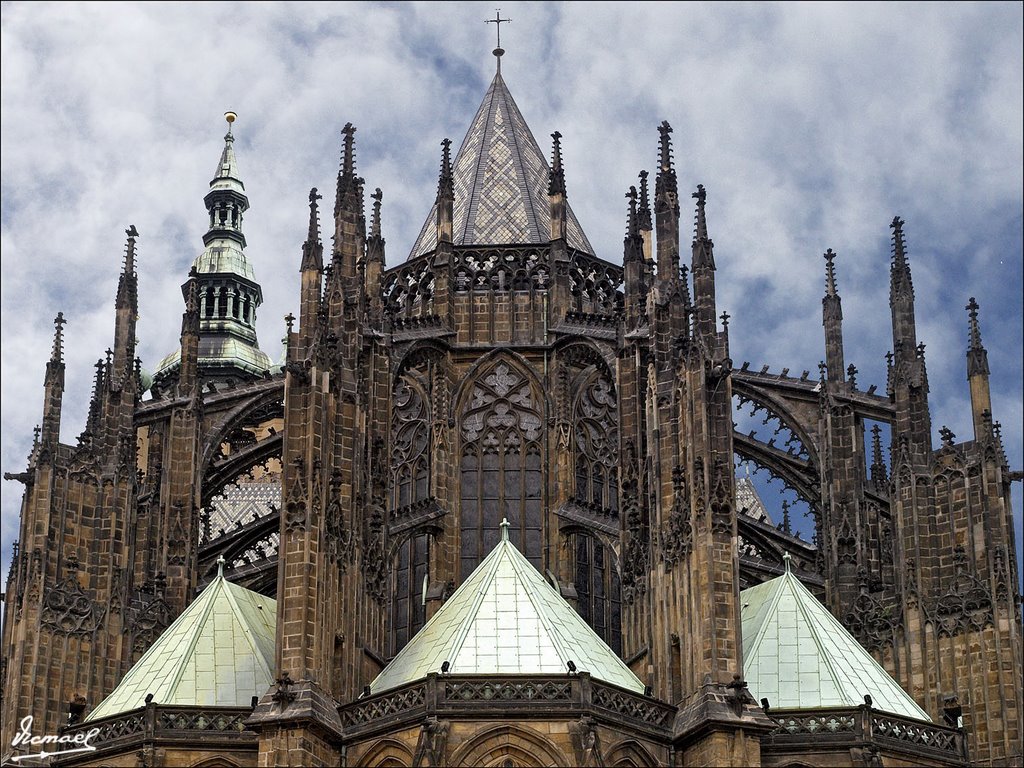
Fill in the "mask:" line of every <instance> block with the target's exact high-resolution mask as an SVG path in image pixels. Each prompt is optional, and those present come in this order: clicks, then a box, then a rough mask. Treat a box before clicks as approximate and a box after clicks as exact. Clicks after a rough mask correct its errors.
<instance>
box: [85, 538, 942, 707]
mask: <svg viewBox="0 0 1024 768" xmlns="http://www.w3.org/2000/svg"><path fill="white" fill-rule="evenodd" d="M504 530H505V529H504V528H503V531H504ZM740 602H741V606H742V637H743V658H744V674H745V677H746V679H747V682H748V684H749V686H750V690H751V692H752V693H753V694H754V695H755V696H756V697H758V698H767V699H768V700H769V702H770V704H771V706H772V707H773V708H775V709H820V708H822V707H844V706H846V707H848V706H858V705H860V704H861V703H862V702H863V700H864V696H865V694H868V695H870V696H871V697H872V699H873V706H874V708H876V709H878V710H881V711H883V712H888V713H891V714H896V715H902V716H904V717H910V718H913V719H917V720H929V719H930V718H929V717H928V715H927V714H926V713H925V712H924V711H923V710H922V709H921V708H920V707H919V706H918V705H917V704H916V703H915V702H914V700H913V699H912V698H911V697H910V696H909V695H908V694H907V693H906V692H905V691H904V690H903V689H902V688H900V686H899V685H898V684H897V683H896V682H895V681H894V680H893V679H892V678H891V677H890V676H889V675H888V674H887V673H886V672H885V670H883V669H882V667H881V666H879V665H878V664H877V663H876V662H875V660H874V659H873V658H872V657H871V656H870V654H868V652H867V651H866V650H864V648H863V647H861V646H860V644H859V643H858V642H857V641H856V639H854V638H853V636H852V635H850V633H849V632H847V630H846V629H845V628H844V627H843V626H842V625H841V624H840V623H839V622H838V621H837V620H836V619H835V618H834V617H833V616H832V614H831V613H829V611H828V610H827V609H826V608H825V606H823V605H822V604H821V603H820V602H819V601H818V600H817V598H815V597H814V595H812V594H811V592H810V591H808V590H807V588H806V587H804V586H803V584H801V583H800V581H799V580H798V579H797V578H796V577H795V576H794V575H793V574H792V573H790V572H789V571H788V570H787V571H786V573H785V574H783V575H782V576H779V577H777V578H775V579H772V580H771V581H767V582H765V583H763V584H759V585H757V586H755V587H751V588H749V589H746V590H744V591H743V592H741V593H740ZM276 623H277V614H276V601H274V600H273V599H271V598H268V597H264V596H263V595H260V594H258V593H256V592H252V591H250V590H248V589H245V588H243V587H240V586H238V585H235V584H231V583H230V582H228V581H227V580H226V579H225V578H224V577H223V575H220V574H218V576H217V578H216V579H214V581H213V582H211V584H210V585H209V586H208V587H207V588H206V589H204V590H203V592H202V593H201V594H200V595H199V597H197V598H196V600H195V601H194V602H193V603H192V604H191V605H190V606H189V607H188V608H187V609H186V611H185V612H184V613H183V614H182V615H181V616H180V617H179V618H178V619H177V620H176V621H175V622H174V623H173V624H172V625H171V626H170V627H169V628H168V629H167V630H166V631H165V632H164V633H163V634H162V635H161V636H160V638H159V639H158V640H157V641H156V643H155V644H154V645H153V646H152V647H151V648H150V649H149V650H148V651H147V652H146V653H145V654H144V655H143V657H142V658H141V659H140V660H139V661H138V663H137V664H136V665H135V666H134V667H132V669H131V670H130V671H129V672H128V674H127V675H126V676H125V678H124V679H123V680H122V681H121V683H120V685H118V686H117V688H115V689H114V691H113V693H111V694H110V696H108V697H107V698H106V699H104V700H103V702H102V703H101V704H100V705H99V706H98V707H97V708H96V709H95V710H94V711H93V712H92V713H91V714H90V716H89V718H88V719H90V720H95V719H99V718H102V717H107V716H109V715H114V714H118V713H120V712H127V711H129V710H132V709H136V708H139V707H141V706H143V705H144V703H145V697H146V695H147V694H153V700H154V701H155V702H156V703H158V704H175V705H196V706H211V705H214V706H240V707H241V706H247V705H248V704H249V702H250V700H251V697H252V696H257V695H262V694H263V693H265V692H266V691H267V690H268V689H269V688H270V687H271V685H272V683H273V681H274V676H273V669H274V635H275V628H276ZM570 661H571V662H572V663H573V664H574V668H575V669H577V670H578V671H580V672H589V673H590V675H591V676H592V677H593V678H595V679H597V680H601V681H603V682H606V683H611V684H613V685H616V686H619V687H621V688H625V689H628V690H632V691H635V692H637V693H642V692H643V691H644V684H643V683H642V682H641V681H640V680H639V679H638V678H637V677H636V675H634V674H633V673H632V672H631V671H630V669H629V668H628V667H627V666H626V665H625V663H623V661H622V660H621V659H620V658H619V657H618V656H617V655H616V654H615V652H614V651H612V650H611V649H610V648H609V647H608V646H607V645H606V644H605V643H604V641H603V640H601V638H600V637H598V636H597V634H596V633H595V632H594V630H593V629H591V628H590V627H589V626H588V625H587V624H586V622H584V620H583V619H582V618H581V617H580V615H579V614H578V613H577V612H576V611H575V610H573V608H572V607H571V606H570V605H569V603H568V602H566V601H565V600H564V599H563V598H562V597H561V595H560V594H559V593H558V591H556V590H555V588H554V587H552V586H551V585H550V584H549V583H548V582H547V581H546V580H545V579H544V577H543V576H542V575H541V573H540V572H539V571H538V570H537V569H536V568H535V567H534V566H533V565H532V564H531V563H530V562H529V561H528V560H527V559H526V558H525V557H524V556H523V555H522V554H521V553H520V552H519V550H517V549H516V548H515V546H514V545H513V544H512V543H511V542H510V541H509V540H508V538H507V534H506V533H503V536H502V540H501V541H500V542H499V543H498V545H497V546H496V547H495V548H494V550H492V552H491V553H490V554H489V555H488V556H487V557H486V558H485V559H484V560H483V562H481V563H480V565H479V566H478V567H477V568H476V570H474V571H473V573H472V574H470V576H469V578H468V579H466V581H465V582H464V583H463V584H462V586H461V587H459V589H458V590H456V591H455V593H454V594H453V595H452V596H451V597H450V598H448V600H447V601H445V602H444V604H443V605H442V606H441V608H440V609H439V610H438V611H437V613H436V614H435V615H434V616H433V617H432V618H431V619H430V621H428V622H427V624H426V625H425V626H424V627H423V628H422V629H421V630H420V631H419V632H418V633H417V634H416V635H415V636H414V637H413V638H412V640H411V641H410V642H409V643H408V644H407V645H406V646H405V647H404V648H403V649H402V650H401V651H400V652H399V653H398V655H397V656H396V657H395V658H394V659H393V660H392V661H391V663H390V664H388V665H387V667H386V668H385V669H384V670H383V671H382V672H381V673H380V675H379V676H378V677H377V679H376V680H374V681H373V683H372V685H371V686H370V688H371V690H372V692H373V693H375V694H376V693H380V692H382V691H386V690H389V689H392V688H397V687H400V686H403V685H406V684H408V683H412V682H415V681H418V680H422V679H424V678H426V677H427V675H428V674H430V673H439V672H441V670H442V665H443V664H444V663H445V662H448V667H446V670H447V671H449V672H450V673H452V674H459V675H482V676H483V675H520V674H522V675H528V674H549V675H550V674H565V673H567V672H568V671H569V662H570Z"/></svg>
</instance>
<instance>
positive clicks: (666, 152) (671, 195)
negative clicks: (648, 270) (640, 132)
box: [654, 120, 679, 282]
mask: <svg viewBox="0 0 1024 768" xmlns="http://www.w3.org/2000/svg"><path fill="white" fill-rule="evenodd" d="M671 133H672V126H671V125H669V124H668V121H667V120H664V121H662V123H661V125H660V126H658V135H659V146H658V149H659V164H658V175H657V177H656V178H655V180H654V217H655V227H656V229H657V241H658V280H659V282H663V281H666V280H674V279H676V278H677V277H678V276H679V186H678V182H677V181H676V170H675V167H674V166H673V163H672V140H671V138H670V135H671Z"/></svg>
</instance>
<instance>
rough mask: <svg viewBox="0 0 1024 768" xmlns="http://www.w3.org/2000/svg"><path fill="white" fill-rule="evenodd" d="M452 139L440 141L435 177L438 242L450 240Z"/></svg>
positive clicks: (452, 196)
mask: <svg viewBox="0 0 1024 768" xmlns="http://www.w3.org/2000/svg"><path fill="white" fill-rule="evenodd" d="M451 147H452V141H451V139H447V138H446V139H444V140H443V141H442V142H441V171H440V173H439V174H438V178H437V200H436V202H435V207H436V209H437V236H436V240H437V242H438V243H451V242H452V234H453V231H452V227H453V221H454V219H453V217H454V206H455V181H454V179H453V177H452V149H451Z"/></svg>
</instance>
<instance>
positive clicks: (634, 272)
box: [622, 187, 646, 329]
mask: <svg viewBox="0 0 1024 768" xmlns="http://www.w3.org/2000/svg"><path fill="white" fill-rule="evenodd" d="M626 199H627V200H628V201H629V207H628V209H627V212H626V236H625V237H624V238H623V239H622V266H623V268H624V273H625V274H624V280H625V309H626V327H627V328H628V329H632V328H634V327H636V325H637V323H638V322H639V320H640V317H641V315H642V314H643V310H644V305H645V303H646V290H645V280H644V266H645V265H644V241H643V238H642V236H641V235H640V221H639V216H638V213H637V191H636V187H630V188H629V192H627V193H626Z"/></svg>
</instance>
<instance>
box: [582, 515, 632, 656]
mask: <svg viewBox="0 0 1024 768" xmlns="http://www.w3.org/2000/svg"><path fill="white" fill-rule="evenodd" d="M573 538H574V539H575V549H576V552H575V554H576V574H575V579H574V581H575V583H574V586H575V587H576V596H577V600H576V610H578V611H579V614H580V616H582V617H583V620H584V621H586V622H587V624H589V625H590V626H591V627H593V629H594V631H595V632H597V634H598V635H599V636H600V637H601V639H602V640H604V641H605V642H606V643H608V647H609V648H611V649H612V650H613V651H615V652H616V653H622V594H621V589H620V586H619V575H618V572H617V571H616V570H615V563H614V561H613V555H612V552H611V550H609V549H608V548H607V547H606V546H605V545H604V544H602V543H601V541H600V540H599V539H598V538H597V537H596V536H590V535H588V534H586V533H577V534H576V535H575V536H574V537H573Z"/></svg>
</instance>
